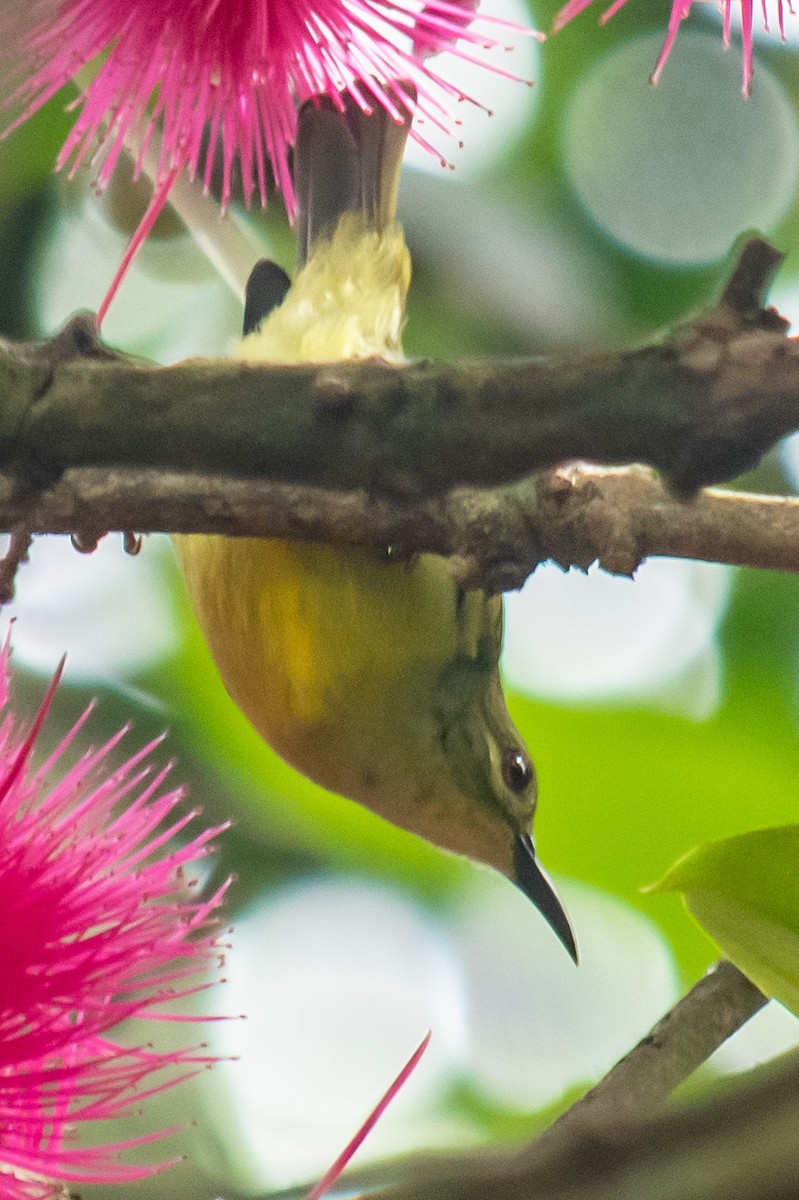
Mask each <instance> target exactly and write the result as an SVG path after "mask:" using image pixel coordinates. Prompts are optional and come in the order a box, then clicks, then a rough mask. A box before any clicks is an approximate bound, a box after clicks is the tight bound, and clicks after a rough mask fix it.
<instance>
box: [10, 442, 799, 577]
mask: <svg viewBox="0 0 799 1200" xmlns="http://www.w3.org/2000/svg"><path fill="white" fill-rule="evenodd" d="M19 527H23V528H25V529H29V530H32V531H33V532H36V533H72V534H78V535H79V539H80V542H81V543H82V544H84V545H86V546H87V547H90V546H92V545H93V544H94V543H96V540H97V539H98V538H99V537H100V536H102V534H103V533H105V532H106V531H107V530H120V531H123V532H124V531H125V530H129V529H136V530H139V531H141V532H143V533H148V532H156V531H164V532H172V533H199V532H218V533H225V534H230V535H238V534H243V533H246V534H250V535H252V536H259V537H281V538H300V539H310V540H316V541H338V542H354V543H358V544H361V545H368V546H375V547H384V546H386V545H393V546H396V547H398V548H399V549H404V550H407V551H431V552H435V553H438V554H443V555H445V556H447V557H449V558H451V559H452V565H453V570H454V572H455V573H456V575H457V576H458V578H459V580H460V582H462V583H463V584H464V585H465V586H469V587H484V588H486V589H487V590H488V591H504V590H507V589H509V588H513V587H519V586H521V584H522V583H523V582H524V580H525V579H526V577H527V576H528V575H529V574H530V573H531V572H532V571H533V570H534V568H535V567H536V566H537V565H538V563H540V562H542V561H543V560H545V559H548V558H551V559H554V560H555V561H556V562H558V563H559V564H560V565H561V566H563V567H569V566H577V567H580V568H583V569H585V568H587V567H588V566H589V565H590V564H591V563H592V562H594V561H598V562H599V563H600V565H601V566H603V567H604V568H605V569H606V570H607V571H611V572H613V573H616V574H625V575H628V574H631V573H632V572H633V571H634V570H635V568H636V567H637V566H638V565H639V563H640V562H641V561H642V560H643V559H644V558H646V557H648V556H652V555H669V556H672V557H676V558H694V559H697V558H698V559H706V560H708V561H713V562H725V563H733V564H737V565H743V566H752V567H767V568H771V569H773V570H783V571H799V499H795V498H793V497H781V496H780V497H778V496H757V495H750V494H746V493H739V492H728V491H722V490H719V489H713V488H708V489H706V490H705V491H702V492H700V493H699V494H698V495H697V496H695V497H694V498H693V499H691V500H684V501H683V500H679V499H676V498H675V497H674V496H673V495H672V494H671V493H670V492H669V491H668V490H667V489H666V488H665V487H664V486H663V484H662V483H661V482H660V481H659V479H658V478H657V476H656V475H655V474H654V473H653V472H652V471H651V470H649V469H648V468H645V467H627V468H602V467H591V466H588V465H587V464H584V463H572V464H569V465H567V466H565V467H561V468H559V469H558V470H556V471H552V472H548V473H545V474H542V475H540V476H538V477H536V478H531V479H526V480H523V481H522V482H521V483H518V484H514V485H511V486H509V487H506V488H496V489H482V490H477V489H466V488H456V489H454V490H453V491H452V492H450V493H449V494H448V495H447V496H446V497H443V498H442V499H428V500H423V501H419V502H417V503H415V504H413V503H410V502H408V501H403V500H389V499H380V498H378V497H371V496H369V495H367V494H366V493H365V492H362V491H357V492H339V491H332V490H330V489H324V488H303V487H295V486H292V485H291V484H281V483H267V482H261V481H258V480H238V479H233V480H230V479H226V478H222V477H214V476H209V475H195V474H176V473H174V472H158V471H152V470H137V469H131V470H116V469H111V470H104V469H102V468H83V469H80V470H74V469H73V470H68V471H66V472H65V473H64V474H63V476H62V477H61V478H60V479H59V480H58V481H57V482H56V483H54V484H52V485H51V486H49V487H43V488H42V489H41V490H39V491H32V492H31V491H29V490H26V491H24V492H23V491H22V490H21V489H20V487H19V486H18V483H17V482H16V480H15V479H14V478H13V477H10V476H8V475H2V474H0V528H2V529H6V530H9V529H16V528H19Z"/></svg>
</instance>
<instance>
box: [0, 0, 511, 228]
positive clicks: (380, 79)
mask: <svg viewBox="0 0 799 1200" xmlns="http://www.w3.org/2000/svg"><path fill="white" fill-rule="evenodd" d="M475 7H476V0H427V2H426V3H425V4H424V5H423V6H422V7H421V8H418V6H415V5H414V3H413V0H248V2H247V3H242V0H60V2H59V0H30V3H27V4H24V5H23V4H18V3H14V4H7V5H5V9H6V10H7V11H6V12H5V13H4V14H3V15H2V16H1V17H0V34H2V35H3V43H2V44H3V46H4V47H5V51H4V58H5V69H6V73H7V74H9V73H10V76H11V81H12V82H11V88H10V89H9V90H10V98H9V101H8V103H10V104H11V105H12V106H13V107H14V108H15V109H16V110H17V111H18V113H19V115H18V116H17V119H16V121H15V122H14V123H13V124H12V126H11V128H14V126H15V125H16V124H19V123H20V122H21V121H24V120H25V119H26V118H27V117H29V116H30V115H31V114H32V113H34V112H35V111H36V110H37V109H38V108H40V107H41V106H42V104H44V103H45V101H47V100H48V99H49V98H50V97H51V96H53V95H54V94H55V93H56V92H58V91H59V90H60V89H61V88H62V87H64V85H65V84H67V83H69V81H70V80H72V79H74V78H75V77H76V76H78V86H79V88H80V89H81V90H80V94H79V96H78V98H77V100H76V101H75V102H74V104H73V106H72V107H74V108H75V109H76V110H77V116H76V119H75V124H74V126H73V128H72V131H71V133H70V134H69V136H68V138H67V140H66V142H65V144H64V146H63V148H62V150H61V153H60V155H59V158H58V167H63V166H65V165H67V164H70V169H71V171H74V170H76V169H77V167H79V166H80V164H81V163H82V162H83V161H84V160H85V159H86V158H87V157H91V158H92V161H93V162H95V163H96V164H97V167H98V175H97V181H98V185H99V186H100V187H103V186H104V185H105V184H106V183H107V182H108V180H109V178H110V176H111V174H112V172H113V170H114V167H115V166H116V163H117V161H118V159H119V155H120V153H121V152H122V150H123V148H124V147H125V146H128V147H129V148H133V150H134V152H135V153H138V156H139V160H138V161H139V166H141V161H142V155H143V153H144V150H145V148H146V147H147V145H148V143H149V142H150V140H151V138H152V136H153V133H154V131H155V129H156V126H157V125H158V126H159V127H160V128H161V129H162V135H161V149H160V157H159V166H158V171H157V178H156V180H155V184H156V188H157V189H160V190H161V191H163V192H164V193H166V192H168V190H169V184H170V182H171V181H172V180H173V179H174V177H175V176H176V175H177V173H179V172H180V171H182V170H183V169H184V168H186V169H187V170H188V172H189V174H190V175H191V176H192V177H193V176H194V175H195V174H196V173H198V172H199V173H200V174H201V176H202V180H203V184H204V185H205V187H206V188H207V187H208V186H209V183H210V178H211V172H212V169H213V165H214V160H215V156H216V153H217V150H218V151H219V153H220V158H221V167H222V203H223V206H224V205H226V204H227V202H228V200H229V198H230V195H231V189H232V179H233V169H234V164H235V163H238V164H239V166H240V170H241V185H242V188H243V192H244V197H245V200H246V201H247V203H249V202H250V200H251V199H252V197H253V194H255V193H256V192H257V194H258V195H259V196H260V199H261V202H262V203H265V202H266V190H267V176H268V162H267V159H268V161H269V163H271V169H272V172H273V174H274V178H275V182H276V184H277V186H278V187H279V188H280V189H281V190H282V191H283V193H284V195H285V197H286V202H287V205H288V207H289V210H290V211H293V208H294V193H293V189H292V183H291V174H290V170H289V163H288V149H289V147H290V146H291V144H292V142H293V140H294V134H295V129H296V110H297V104H298V103H301V102H302V101H303V100H305V99H307V98H308V97H310V96H313V95H319V94H324V93H327V94H328V95H330V96H331V97H332V98H333V100H334V102H336V103H339V104H340V103H341V101H340V98H339V93H340V92H342V91H344V92H348V93H349V94H350V95H351V96H352V97H353V98H354V99H355V100H356V102H357V103H358V104H359V105H360V106H361V107H362V108H363V109H364V110H368V109H369V108H370V107H371V106H372V105H374V104H375V103H376V104H382V105H383V106H384V107H385V108H386V109H388V110H389V112H392V113H394V112H396V113H399V111H400V110H405V109H406V108H407V107H408V104H409V101H408V98H407V95H406V93H405V92H404V91H403V90H402V88H401V87H400V84H399V82H398V81H400V80H410V81H411V83H413V84H414V86H415V88H416V90H417V93H418V103H417V111H418V113H419V114H420V115H421V116H423V117H426V118H427V120H428V121H429V122H430V123H431V124H432V125H433V126H435V127H438V128H442V129H449V130H450V131H451V126H452V125H453V123H454V122H453V121H452V119H451V117H450V115H449V114H448V111H447V101H452V100H460V99H463V97H462V96H461V95H460V93H459V92H458V91H457V89H455V88H453V87H452V86H451V85H449V84H446V83H445V82H443V80H442V79H441V78H440V77H439V76H437V75H436V73H435V72H434V71H433V70H432V68H431V67H430V66H429V65H428V62H427V59H428V57H429V56H430V55H431V54H434V53H435V52H436V51H438V50H441V49H442V48H444V47H447V46H452V45H454V43H455V40H456V39H460V43H459V46H458V47H457V53H459V54H460V55H461V56H462V57H469V56H470V55H471V54H472V53H473V52H474V49H475V48H476V47H481V48H485V47H486V44H488V45H493V44H495V40H494V39H493V38H491V37H487V36H486V34H485V33H480V32H478V31H476V30H475V29H473V28H472V19H473V15H474V9H475ZM493 24H494V25H502V24H504V22H497V21H494V22H493ZM98 56H99V57H98ZM416 136H417V138H418V139H419V140H423V139H422V138H421V135H420V134H419V132H418V130H417V132H416Z"/></svg>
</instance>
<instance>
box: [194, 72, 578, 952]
mask: <svg viewBox="0 0 799 1200" xmlns="http://www.w3.org/2000/svg"><path fill="white" fill-rule="evenodd" d="M410 108H411V104H410V103H409V105H408V109H407V113H406V115H405V116H404V117H403V116H402V115H401V114H399V113H395V114H394V116H391V115H389V114H388V112H387V111H386V109H385V108H383V106H382V105H375V106H374V109H373V110H372V111H369V112H365V111H363V110H362V109H361V107H360V106H359V105H358V104H356V103H355V102H354V101H353V99H351V98H350V97H348V96H346V95H342V97H341V98H340V106H337V105H336V104H334V103H333V101H332V100H330V99H329V98H328V97H323V98H316V99H313V100H310V101H308V102H306V104H304V105H303V107H302V108H301V110H300V113H299V120H298V130H297V142H296V147H295V156H294V170H295V189H296V193H297V202H298V221H297V233H298V273H297V275H296V278H295V279H294V282H293V283H290V282H289V279H288V276H286V275H285V273H284V272H282V270H281V269H280V268H279V267H277V266H276V265H275V264H274V263H270V262H268V261H267V260H263V261H262V262H261V263H259V264H258V265H257V266H256V268H255V269H254V271H253V273H252V275H251V277H250V281H249V284H248V288H247V298H246V304H245V313H244V334H245V336H244V339H243V341H242V342H241V343H240V344H239V345H238V347H237V349H236V350H235V356H236V357H237V358H239V359H243V360H245V361H246V362H252V363H284V364H285V363H293V362H297V363H326V362H334V361H340V360H342V359H355V358H357V359H362V358H368V357H371V356H375V355H378V356H380V357H382V358H383V359H386V360H388V361H390V362H395V363H401V362H402V361H403V355H402V348H401V340H400V339H401V333H402V325H403V320H404V312H405V301H406V297H407V293H408V287H409V284H410V276H411V265H410V256H409V253H408V249H407V246H406V244H405V240H404V236H403V232H402V230H401V228H400V226H399V225H398V224H397V221H396V201H397V190H398V184H399V173H400V164H401V161H402V154H403V150H404V146H405V141H406V138H407V135H408V132H409V128H410V122H411V116H410ZM176 545H177V549H178V556H179V558H180V562H181V565H182V568H183V573H184V575H185V578H186V583H187V586H188V590H189V594H190V596H191V600H192V604H193V607H194V611H195V613H196V615H197V619H198V621H199V624H200V627H201V629H202V632H203V634H204V636H205V639H206V641H207V643H208V645H209V647H210V650H211V653H212V655H213V657H214V659H215V661H216V665H217V667H218V669H219V672H220V674H221V676H222V679H223V681H224V683H225V686H226V688H227V690H228V692H229V693H230V695H231V697H232V698H233V700H234V701H235V703H236V704H237V705H238V707H239V708H240V709H241V710H242V712H243V713H244V714H245V716H246V717H247V718H248V719H249V721H250V722H251V724H252V725H253V726H254V727H255V729H256V730H257V731H258V733H260V734H261V736H262V737H263V738H264V739H265V740H266V741H267V742H268V744H269V745H270V746H271V747H272V748H273V749H274V750H275V751H276V752H277V753H278V754H279V755H280V756H281V757H282V758H284V759H285V760H286V761H287V762H288V763H290V764H292V766H294V767H296V768H297V769H298V770H299V771H301V772H302V773H303V774H304V775H307V776H308V777H309V778H310V779H313V780H315V781H316V782H317V783H319V784H321V785H322V786H323V787H324V788H327V789H328V790H329V791H331V792H336V793H339V794H340V795H342V796H346V797H349V798H350V799H351V800H356V801H358V802H359V803H360V804H363V805H365V806H366V807H367V808H369V809H371V810H372V812H374V813H377V814H378V815H379V816H381V817H384V818H385V819H386V820H388V821H392V822H393V823H394V824H395V825H399V826H400V827H401V828H403V829H406V830H409V831H410V832H412V833H415V834H418V835H420V836H421V837H424V838H427V839H428V840H429V841H431V842H433V843H434V844H435V845H437V846H440V847H443V848H444V849H446V850H450V851H453V852H454V853H456V854H461V855H465V856H466V857H468V858H471V859H475V860H477V861H478V862H482V863H486V864H488V865H489V866H491V867H494V868H496V869H497V870H498V871H501V872H502V873H503V874H504V875H506V876H507V877H508V878H509V879H511V880H512V881H513V882H514V883H515V884H516V885H517V886H518V887H519V888H520V889H521V890H522V891H523V892H524V893H525V895H526V896H528V897H529V899H530V900H531V901H532V902H533V904H535V905H536V907H537V908H538V909H539V910H540V912H541V913H542V914H543V916H544V917H545V918H546V920H547V921H548V922H549V924H550V925H551V927H552V929H553V930H554V931H555V933H556V934H557V936H558V937H559V938H560V940H561V942H562V943H563V944H564V946H565V947H566V949H567V950H568V952H569V954H570V955H571V956H572V958H573V959H574V960H575V962H576V961H577V949H576V943H575V939H574V934H573V932H572V929H571V926H570V924H569V920H568V917H567V916H566V913H565V911H564V909H563V907H562V905H561V903H560V901H559V900H558V897H557V895H556V893H555V891H554V889H553V887H552V884H551V883H550V882H549V880H548V879H547V877H546V875H545V874H544V872H543V871H542V869H541V867H540V865H539V863H538V861H537V859H536V856H535V851H534V847H533V840H532V823H533V814H534V811H535V806H536V776H535V770H534V767H533V764H532V761H531V759H530V755H529V754H528V752H527V749H526V747H525V745H524V742H523V740H522V738H521V736H520V735H519V733H518V731H517V730H516V728H515V727H514V724H513V721H512V720H511V717H510V714H509V713H508V709H507V707H506V704H505V697H504V695H503V691H502V684H501V682H500V677H499V667H498V663H499V655H500V649H501V645H502V597H501V596H489V595H486V593H485V592H483V591H480V590H477V589H469V590H467V589H465V588H463V587H461V586H460V585H459V583H458V582H457V581H456V579H455V577H454V575H453V572H452V570H451V569H450V566H449V565H448V563H447V561H446V560H445V559H444V558H441V557H439V556H437V555H434V554H415V555H413V556H411V557H405V558H402V557H401V556H395V555H393V554H392V553H391V550H390V548H389V547H387V548H386V550H385V551H383V552H377V551H375V550H374V549H368V548H364V547H358V546H344V545H327V544H325V545H322V544H316V543H311V542H302V541H280V540H277V539H269V540H264V539H257V538H245V537H242V538H233V537H223V536H216V535H214V536H205V535H191V536H184V537H180V538H177V539H176Z"/></svg>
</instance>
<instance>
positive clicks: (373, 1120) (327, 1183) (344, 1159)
mask: <svg viewBox="0 0 799 1200" xmlns="http://www.w3.org/2000/svg"><path fill="white" fill-rule="evenodd" d="M431 1036H432V1031H431V1030H428V1032H427V1033H426V1034H425V1036H424V1037H423V1038H422V1040H421V1042H420V1043H419V1045H418V1046H417V1047H416V1049H415V1050H414V1052H413V1054H412V1055H411V1057H410V1058H409V1059H408V1061H407V1062H406V1064H405V1066H404V1067H403V1068H402V1070H401V1071H400V1073H399V1075H397V1077H396V1079H395V1080H394V1082H393V1083H392V1084H391V1086H390V1087H389V1088H388V1089H387V1090H386V1091H385V1092H384V1094H383V1095H382V1097H381V1098H380V1100H378V1102H377V1104H376V1105H375V1106H374V1108H373V1109H372V1111H371V1112H370V1113H369V1116H368V1117H367V1118H366V1120H365V1121H364V1122H363V1124H362V1125H361V1126H360V1128H359V1129H358V1131H357V1132H356V1134H355V1136H354V1137H352V1138H351V1139H350V1140H349V1142H347V1145H346V1146H345V1147H344V1149H343V1150H342V1151H341V1154H339V1156H338V1158H337V1159H336V1161H335V1162H334V1163H333V1165H332V1166H331V1167H330V1168H329V1170H327V1171H326V1172H325V1174H324V1175H323V1176H322V1178H321V1179H320V1180H319V1182H318V1183H317V1184H316V1186H315V1187H312V1188H311V1190H310V1192H309V1193H308V1195H307V1197H306V1200H321V1197H322V1196H324V1194H325V1192H329V1191H330V1189H331V1188H332V1187H333V1185H334V1184H335V1183H336V1182H337V1180H338V1179H339V1177H340V1176H341V1174H342V1172H343V1171H344V1169H345V1168H346V1167H347V1166H348V1164H349V1162H350V1160H351V1159H352V1157H353V1155H354V1154H355V1152H356V1151H357V1150H358V1149H359V1148H360V1146H361V1145H362V1144H363V1142H364V1141H365V1139H366V1138H367V1137H368V1136H369V1134H370V1133H371V1131H372V1130H373V1129H374V1127H375V1125H376V1124H377V1122H378V1121H379V1120H380V1118H381V1117H382V1115H383V1113H384V1112H385V1111H386V1109H387V1108H388V1106H389V1104H390V1103H391V1101H392V1100H393V1099H394V1097H395V1096H396V1095H397V1093H398V1092H399V1091H400V1090H401V1089H402V1088H403V1087H404V1085H405V1084H406V1083H407V1081H408V1079H409V1078H410V1077H411V1075H412V1074H413V1072H414V1071H415V1070H416V1067H417V1065H418V1063H419V1060H420V1059H421V1057H422V1055H423V1054H424V1052H425V1050H426V1049H427V1047H428V1045H429V1044H430V1038H431Z"/></svg>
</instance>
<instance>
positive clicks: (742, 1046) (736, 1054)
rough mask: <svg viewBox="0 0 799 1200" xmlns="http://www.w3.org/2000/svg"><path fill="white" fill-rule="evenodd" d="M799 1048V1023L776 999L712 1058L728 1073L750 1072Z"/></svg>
mask: <svg viewBox="0 0 799 1200" xmlns="http://www.w3.org/2000/svg"><path fill="white" fill-rule="evenodd" d="M797 1046H799V1021H798V1020H797V1019H796V1017H795V1016H794V1014H793V1013H792V1012H789V1011H788V1009H787V1008H784V1007H783V1006H782V1005H781V1004H779V1003H778V1002H777V1001H776V1000H772V1001H771V1003H770V1004H767V1005H766V1006H765V1008H761V1010H760V1012H758V1013H755V1015H754V1016H753V1017H750V1018H749V1020H748V1021H747V1022H746V1024H745V1025H743V1026H742V1027H741V1028H740V1029H739V1030H737V1032H736V1033H734V1034H733V1036H732V1037H731V1038H729V1039H728V1040H727V1041H726V1042H725V1043H724V1044H723V1045H722V1046H720V1047H719V1049H718V1050H717V1051H716V1053H715V1054H714V1055H713V1057H712V1058H711V1059H710V1063H711V1065H712V1066H715V1067H717V1068H718V1069H719V1070H721V1071H723V1072H725V1073H731V1072H736V1071H750V1070H752V1069H753V1068H754V1067H759V1066H760V1065H761V1064H762V1063H766V1062H769V1061H770V1060H771V1059H772V1058H775V1057H776V1056H777V1055H778V1054H784V1053H786V1051H788V1050H793V1049H795V1048H796V1047H797Z"/></svg>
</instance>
